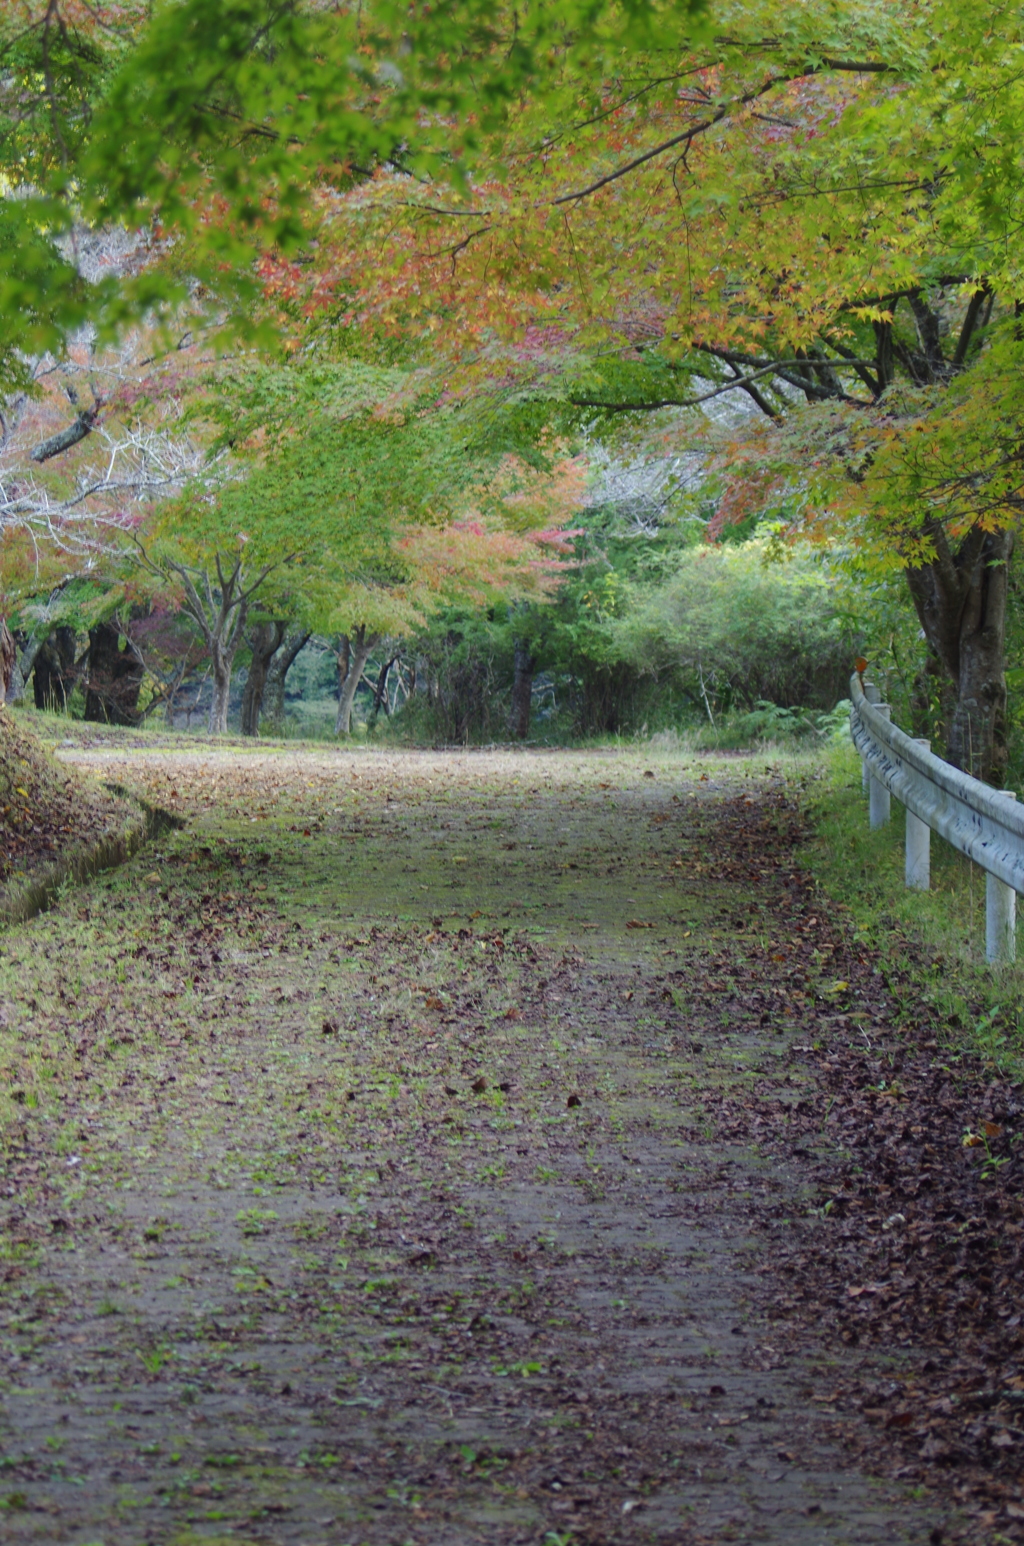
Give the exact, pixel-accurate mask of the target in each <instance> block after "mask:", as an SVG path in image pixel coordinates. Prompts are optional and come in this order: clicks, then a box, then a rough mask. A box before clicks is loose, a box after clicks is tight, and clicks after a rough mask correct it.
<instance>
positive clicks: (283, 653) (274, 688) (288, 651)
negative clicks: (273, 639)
mask: <svg viewBox="0 0 1024 1546" xmlns="http://www.w3.org/2000/svg"><path fill="white" fill-rule="evenodd" d="M311 638H312V634H309V633H293V634H289V635H288V636H287V638H286V639H285V641H284V643H283V644H282V646H281V648H280V649H279V650H278V652H277V654H276V655H275V656H274V659H273V661H272V662H271V665H270V670H269V672H268V673H267V686H266V691H265V692H264V695H263V700H264V702H265V703H266V706H267V718H268V719H269V720H270V722H271V723H272V724H273V725H276V726H278V727H280V725H281V724H282V722H283V720H284V684H285V678H286V677H287V675H288V672H289V671H290V670H291V668H292V666H293V665H294V664H295V660H296V657H297V656H298V654H299V652H300V650H303V649H305V647H306V645H307V644H308V643H309V641H310V639H311Z"/></svg>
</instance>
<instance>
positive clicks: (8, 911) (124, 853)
mask: <svg viewBox="0 0 1024 1546" xmlns="http://www.w3.org/2000/svg"><path fill="white" fill-rule="evenodd" d="M106 787H107V788H108V789H109V790H110V791H111V793H112V794H116V795H118V796H119V797H120V798H122V799H125V800H130V801H131V802H132V804H133V805H135V806H136V807H137V809H136V811H135V813H134V814H133V815H132V816H131V817H130V818H129V820H128V821H127V822H126V824H125V825H124V826H123V827H121V828H120V829H117V830H115V831H111V832H104V834H103V836H102V837H101V838H98V839H97V841H96V842H95V843H91V844H90V845H89V846H88V847H87V848H83V849H80V850H79V851H78V852H77V853H71V854H69V855H68V856H67V857H66V858H63V859H56V860H55V861H54V862H53V863H52V864H48V865H46V866H44V867H43V868H42V869H41V870H39V872H38V873H37V874H35V875H33V876H30V877H28V878H27V879H25V880H22V881H19V882H17V883H16V884H15V885H8V886H5V887H0V931H3V930H5V929H8V928H12V927H14V926H15V925H16V924H19V923H27V922H28V921H29V919H30V918H34V917H35V916H36V915H37V913H42V912H45V911H46V910H47V908H49V907H50V906H52V904H53V903H54V902H55V901H56V900H57V898H58V897H59V896H60V895H61V894H62V892H63V891H64V890H65V889H66V888H67V887H68V886H81V885H84V884H85V882H86V881H89V880H93V879H94V878H95V876H97V875H100V874H102V873H103V871H104V870H114V869H117V868H119V866H120V865H122V864H127V862H128V860H129V859H131V858H133V857H134V856H135V854H137V853H138V851H139V849H140V848H143V847H144V846H145V844H146V843H148V842H150V841H151V840H152V839H153V838H155V837H159V836H160V835H161V834H162V833H164V832H169V831H177V830H178V829H179V828H181V827H183V826H184V825H185V823H184V821H183V820H182V818H181V817H180V816H176V815H174V814H173V812H171V811H166V810H164V809H163V808H162V807H161V806H159V805H151V804H150V803H149V801H148V800H143V799H140V798H139V796H138V795H135V794H132V793H130V792H129V791H128V790H127V789H125V788H124V787H123V786H122V785H120V784H108V785H107V786H106Z"/></svg>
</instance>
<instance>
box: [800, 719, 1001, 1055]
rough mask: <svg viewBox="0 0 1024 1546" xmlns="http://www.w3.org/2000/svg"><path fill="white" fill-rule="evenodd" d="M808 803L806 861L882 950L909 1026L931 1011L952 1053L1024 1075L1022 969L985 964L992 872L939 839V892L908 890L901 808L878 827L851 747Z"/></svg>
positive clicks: (828, 764) (837, 752)
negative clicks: (978, 1056) (987, 901)
mask: <svg viewBox="0 0 1024 1546" xmlns="http://www.w3.org/2000/svg"><path fill="white" fill-rule="evenodd" d="M804 806H805V809H806V810H807V812H808V814H809V816H810V818H811V821H812V824H813V835H812V836H810V837H809V838H808V841H807V843H806V844H805V847H804V849H803V851H802V852H801V854H800V858H801V860H802V862H803V863H804V864H806V865H807V866H808V868H809V869H810V870H811V871H812V873H813V874H814V875H815V876H816V878H817V880H818V882H819V884H820V885H821V886H822V887H823V889H824V890H825V891H826V892H827V893H828V895H829V896H830V897H831V898H832V900H833V903H834V904H835V905H836V906H837V907H839V908H840V909H842V910H843V911H845V912H848V913H849V916H850V922H851V927H852V928H853V930H854V931H855V933H856V934H857V935H858V936H859V937H860V938H861V939H862V940H863V942H864V945H865V947H866V948H868V949H871V950H876V951H878V953H879V956H880V966H879V969H880V970H881V971H882V972H883V973H884V975H885V977H886V979H887V985H888V987H889V990H890V992H891V993H892V994H893V996H894V998H895V1000H896V1002H897V1004H898V1006H899V1007H900V1011H901V1014H902V1015H903V1017H904V1018H905V1020H906V1022H907V1024H908V1025H909V1024H911V1023H912V1022H913V1021H914V1020H915V1019H918V1020H919V1019H920V1017H921V1011H922V1008H923V1009H924V1011H925V1012H926V1014H927V1015H928V1020H929V1029H930V1030H931V1031H932V1033H933V1034H934V1035H935V1036H936V1037H937V1039H938V1040H939V1041H940V1043H941V1044H942V1045H943V1046H945V1047H947V1048H948V1049H949V1051H950V1053H951V1054H952V1055H956V1053H957V1052H959V1051H961V1050H964V1051H971V1052H975V1053H980V1054H981V1056H982V1057H983V1058H984V1059H985V1061H986V1062H988V1063H990V1064H991V1065H992V1066H993V1067H994V1068H995V1069H997V1070H998V1071H999V1072H1000V1073H1002V1074H1005V1075H1008V1076H1010V1077H1013V1078H1024V963H1022V962H1021V961H1018V962H1017V963H1016V964H1015V965H1013V966H1003V967H992V966H990V965H989V964H988V963H987V962H986V960H985V873H984V871H983V870H981V869H979V867H978V866H977V865H976V864H974V863H972V861H971V860H969V859H966V858H965V857H964V856H963V855H962V854H959V853H957V852H956V851H955V850H954V849H952V848H950V847H949V845H948V844H947V843H945V842H943V840H942V839H941V838H939V837H936V836H935V835H934V834H933V836H932V885H931V890H930V891H927V892H919V891H908V890H907V889H906V887H905V885H904V882H903V863H904V847H903V843H904V824H903V811H902V807H900V806H899V805H897V804H896V802H895V801H894V802H893V808H892V809H893V815H892V821H891V822H890V824H889V826H888V827H886V828H884V829H883V830H882V831H879V832H872V831H871V830H870V828H869V826H868V811H867V795H866V794H865V793H864V792H863V790H862V788H861V768H860V759H859V758H858V757H857V755H856V753H855V752H854V750H853V748H852V747H851V746H835V747H832V748H830V749H829V750H828V751H827V753H826V754H825V757H824V759H823V762H822V764H821V772H820V776H819V777H818V778H817V779H816V780H815V781H814V783H813V785H811V786H810V791H809V793H808V794H807V795H806V796H805V800H804Z"/></svg>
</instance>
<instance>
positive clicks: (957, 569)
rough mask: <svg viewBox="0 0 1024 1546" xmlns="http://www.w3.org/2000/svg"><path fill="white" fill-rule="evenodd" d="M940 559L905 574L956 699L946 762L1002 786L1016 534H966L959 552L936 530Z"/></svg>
mask: <svg viewBox="0 0 1024 1546" xmlns="http://www.w3.org/2000/svg"><path fill="white" fill-rule="evenodd" d="M928 535H929V536H930V537H931V539H932V542H933V544H934V547H935V555H936V556H935V559H934V560H933V562H932V563H930V564H923V565H922V566H921V567H920V568H917V569H908V570H907V582H908V584H909V586H910V594H911V596H912V597H913V600H914V606H915V608H916V610H917V615H918V618H919V619H920V622H921V627H922V628H923V629H924V634H925V638H926V639H927V641H928V644H929V647H930V649H931V651H932V652H933V654H934V656H935V657H936V659H937V660H938V661H939V662H940V664H941V666H942V669H943V671H944V673H945V674H946V676H947V677H948V679H949V681H950V683H951V685H952V688H953V692H954V693H955V698H954V699H953V701H952V704H951V713H950V715H949V719H948V724H947V727H946V756H947V758H948V760H949V761H950V762H952V763H953V764H954V765H955V766H956V767H958V768H963V770H964V771H965V772H967V773H971V774H973V776H974V777H975V778H981V779H984V780H985V782H986V783H990V784H994V785H995V786H996V787H997V788H998V787H999V786H1001V785H1002V782H1003V779H1004V777H1005V774H1006V763H1007V745H1006V678H1005V676H1004V665H1005V648H1006V603H1007V595H1008V582H1009V574H1008V569H1009V561H1010V556H1011V554H1012V552H1013V533H1012V532H1009V531H996V532H985V531H982V530H981V529H980V528H977V527H976V528H974V529H973V530H972V531H970V532H968V534H967V536H966V537H965V538H964V540H963V542H962V543H961V544H960V547H959V548H958V549H957V550H956V552H955V553H954V552H953V551H952V550H951V549H950V547H949V544H948V542H947V540H946V536H945V533H944V531H943V530H942V529H941V527H936V529H935V530H930V531H929V532H928Z"/></svg>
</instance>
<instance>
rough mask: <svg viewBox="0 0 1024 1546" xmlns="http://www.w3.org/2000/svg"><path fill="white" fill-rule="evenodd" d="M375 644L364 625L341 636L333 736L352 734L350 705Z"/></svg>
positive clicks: (372, 636) (353, 700)
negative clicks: (342, 671)
mask: <svg viewBox="0 0 1024 1546" xmlns="http://www.w3.org/2000/svg"><path fill="white" fill-rule="evenodd" d="M376 642H377V638H376V635H375V634H368V633H367V632H366V627H365V624H362V625H360V627H358V628H357V629H355V631H354V632H353V633H352V634H351V635H349V634H343V635H342V638H341V643H340V645H339V648H338V713H337V717H336V719H335V721H334V733H335V735H350V734H351V732H352V705H353V703H354V702H355V700H356V689H357V688H358V686H359V683H360V682H361V681H362V679H363V671H364V670H365V668H366V662H367V661H368V660H369V658H370V651H371V650H372V649H373V646H374V645H375V644H376ZM343 661H344V662H345V665H346V670H345V675H344V676H342V674H341V667H342V662H343Z"/></svg>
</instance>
